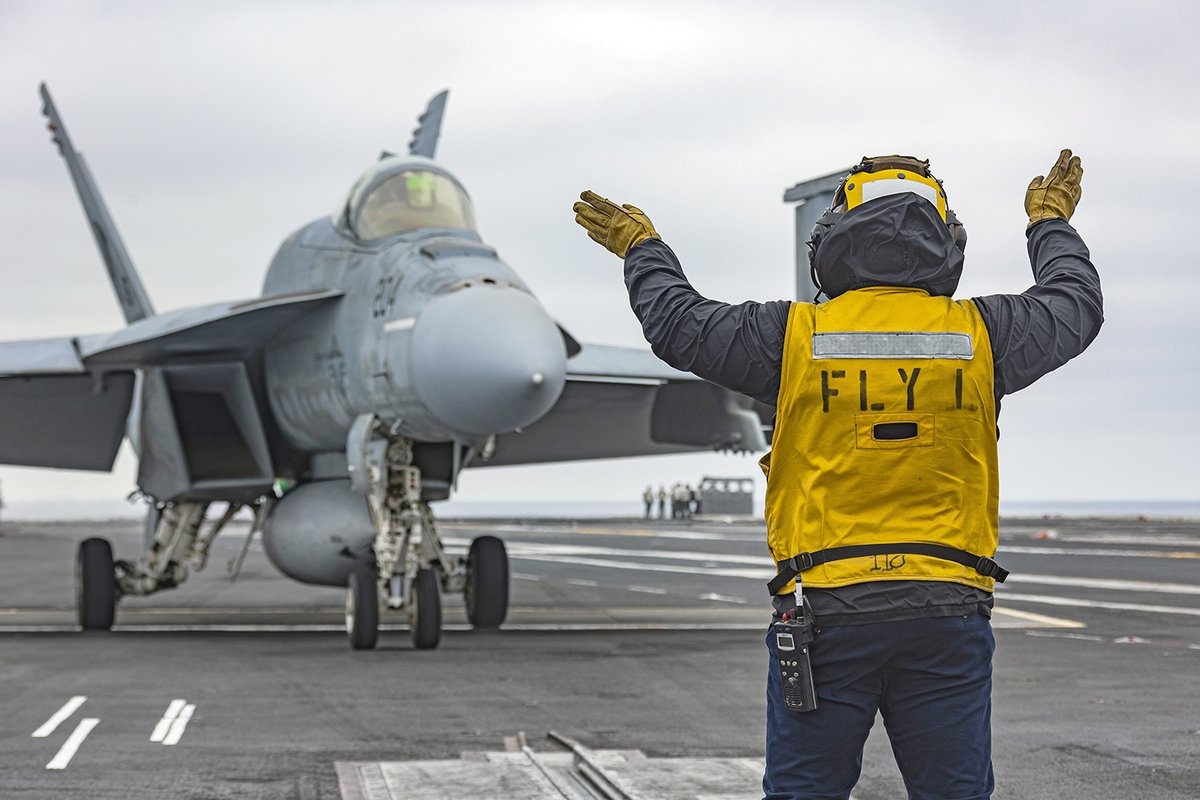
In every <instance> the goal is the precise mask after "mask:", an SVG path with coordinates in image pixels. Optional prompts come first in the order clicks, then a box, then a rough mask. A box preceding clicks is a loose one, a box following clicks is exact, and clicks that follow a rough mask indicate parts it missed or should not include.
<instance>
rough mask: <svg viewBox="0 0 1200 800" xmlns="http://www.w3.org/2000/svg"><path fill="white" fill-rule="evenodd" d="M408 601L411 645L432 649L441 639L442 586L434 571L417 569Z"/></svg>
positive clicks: (419, 648) (420, 648)
mask: <svg viewBox="0 0 1200 800" xmlns="http://www.w3.org/2000/svg"><path fill="white" fill-rule="evenodd" d="M409 602H410V603H412V608H411V610H410V611H409V624H410V625H411V626H412V641H413V647H415V648H417V649H418V650H432V649H433V648H435V647H437V646H438V642H440V641H441V639H442V587H441V586H440V585H439V581H438V575H437V572H436V571H434V570H432V569H422V570H417V577H416V578H415V579H414V580H413V586H412V596H411V597H410V598H409Z"/></svg>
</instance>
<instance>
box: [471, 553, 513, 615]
mask: <svg viewBox="0 0 1200 800" xmlns="http://www.w3.org/2000/svg"><path fill="white" fill-rule="evenodd" d="M463 594H464V597H465V599H466V601H467V619H469V620H470V621H471V624H472V625H474V626H475V627H476V628H495V627H498V626H499V625H500V623H502V622H504V618H505V617H506V616H508V551H507V550H505V549H504V542H502V541H500V540H499V539H497V538H496V537H495V536H480V537H479V538H478V539H476V540H475V541H473V542H471V550H470V552H469V553H467V585H466V588H465V589H464V591H463Z"/></svg>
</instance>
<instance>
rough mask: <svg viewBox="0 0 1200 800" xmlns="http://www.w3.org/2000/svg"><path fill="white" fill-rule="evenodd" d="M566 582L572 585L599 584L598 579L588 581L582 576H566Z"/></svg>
mask: <svg viewBox="0 0 1200 800" xmlns="http://www.w3.org/2000/svg"><path fill="white" fill-rule="evenodd" d="M567 583H569V584H571V585H572V586H593V587H594V586H599V585H600V581H589V580H585V579H583V578H567Z"/></svg>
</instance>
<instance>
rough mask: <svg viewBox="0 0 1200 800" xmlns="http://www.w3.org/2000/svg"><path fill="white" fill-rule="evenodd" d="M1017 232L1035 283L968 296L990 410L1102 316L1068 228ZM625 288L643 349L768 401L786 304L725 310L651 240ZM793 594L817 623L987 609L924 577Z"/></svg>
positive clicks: (629, 259)
mask: <svg viewBox="0 0 1200 800" xmlns="http://www.w3.org/2000/svg"><path fill="white" fill-rule="evenodd" d="M1026 236H1027V239H1028V249H1029V261H1030V265H1031V266H1032V268H1033V277H1034V281H1035V284H1034V285H1033V286H1032V287H1030V288H1029V289H1027V290H1026V291H1024V292H1022V293H1021V294H994V295H987V296H985V297H976V298H973V300H974V302H975V304H976V306H977V307H978V309H979V312H980V314H981V315H982V317H983V321H984V324H985V325H986V326H987V330H988V335H989V337H990V339H991V345H992V354H993V358H994V362H995V369H994V374H995V392H996V414H997V416H998V415H999V413H1000V400H1001V398H1003V397H1004V396H1005V395H1008V394H1012V393H1013V392H1016V391H1018V390H1020V389H1023V388H1025V387H1026V386H1029V385H1030V384H1031V383H1033V382H1034V381H1036V380H1037V379H1038V378H1040V377H1042V376H1043V375H1045V374H1047V373H1049V372H1051V371H1052V370H1055V369H1057V368H1058V367H1061V366H1062V365H1063V364H1065V363H1067V361H1069V360H1070V359H1072V358H1074V357H1075V356H1077V355H1079V354H1080V353H1082V352H1083V351H1084V349H1085V348H1086V347H1087V346H1088V345H1089V344H1091V342H1092V340H1094V339H1095V338H1096V334H1097V333H1098V332H1099V330H1100V326H1101V324H1102V323H1103V321H1104V312H1103V295H1102V293H1101V289H1100V277H1099V275H1098V274H1097V272H1096V269H1095V267H1094V266H1092V263H1091V260H1090V255H1089V253H1088V249H1087V246H1086V245H1084V243H1083V240H1082V239H1081V238H1080V236H1079V234H1078V233H1077V232H1076V231H1075V229H1074V228H1072V227H1071V225H1069V224H1068V223H1067V222H1066V221H1065V220H1061V219H1050V220H1044V221H1041V222H1038V223H1037V224H1035V225H1033V226H1032V227H1030V228H1029V229H1028V231H1027V232H1026ZM850 268H851V269H853V267H850ZM884 268H886V265H880V264H873V265H869V268H867V269H864V272H866V273H867V274H871V275H876V274H879V272H880V271H881V269H884ZM906 274H907V273H906ZM888 282H889V283H893V284H895V283H897V282H895V281H888ZM625 284H626V287H627V288H628V290H629V300H630V305H631V306H632V307H633V311H634V313H635V314H636V315H637V317H638V319H639V320H640V321H641V323H642V330H643V332H644V333H645V336H646V340H647V341H648V342H649V343H650V347H651V349H652V350H653V351H654V353H655V355H657V356H658V357H659V358H661V359H662V360H663V361H665V362H666V363H667V364H670V365H671V366H672V367H675V368H676V369H680V370H683V371H686V372H691V373H693V374H694V375H696V376H698V377H700V378H703V379H705V380H708V381H711V382H713V383H715V384H717V385H719V386H723V387H725V388H727V389H730V390H733V391H736V392H740V393H742V394H746V395H748V396H750V397H752V398H754V399H755V400H758V401H760V402H762V403H765V404H767V405H770V406H774V405H775V404H776V398H777V396H778V394H779V383H780V375H781V365H782V360H783V348H784V339H785V333H786V330H787V319H788V310H789V307H790V305H791V301H787V300H778V301H772V302H766V303H760V302H754V301H747V302H745V303H740V304H738V305H730V304H728V303H723V302H720V301H717V300H710V299H708V298H706V297H704V296H702V295H701V294H700V293H699V292H697V291H696V290H695V289H694V288H693V287H692V285H691V284H690V283H689V282H688V280H687V278H686V277H685V276H684V273H683V268H682V266H680V263H679V259H678V258H677V257H676V256H675V253H674V252H672V250H671V248H670V247H668V246H667V245H666V243H665V242H663V241H661V240H658V239H650V240H647V241H645V242H642V243H641V244H638V245H637V246H636V247H633V248H631V249H630V251H629V252H628V253H627V254H626V259H625ZM805 597H807V598H808V600H809V602H810V603H811V605H812V607H813V611H814V613H815V615H816V616H817V618H818V620H820V622H821V624H822V625H838V624H861V623H867V622H876V621H884V620H897V619H915V618H922V617H932V616H952V615H959V614H964V613H970V612H972V611H974V610H976V609H979V610H980V611H981V612H982V613H988V614H989V615H990V607H991V595H990V594H989V593H987V592H984V591H981V590H979V589H975V588H973V587H969V586H965V585H961V584H955V583H944V582H933V581H888V582H870V583H860V584H855V585H852V586H845V587H841V588H838V589H824V590H816V589H812V590H808V591H806V592H805ZM775 601H776V602H775V607H776V610H777V612H779V611H782V610H784V609H785V608H787V607H788V606H791V605H794V604H795V600H794V598H790V597H789V598H775Z"/></svg>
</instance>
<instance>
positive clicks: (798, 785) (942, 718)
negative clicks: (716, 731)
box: [763, 613, 996, 800]
mask: <svg viewBox="0 0 1200 800" xmlns="http://www.w3.org/2000/svg"><path fill="white" fill-rule="evenodd" d="M767 649H768V650H769V651H770V654H771V659H770V662H771V663H770V668H769V673H768V674H769V677H768V679H767V770H766V774H765V775H764V776H763V793H764V795H765V800H846V798H848V797H849V796H850V790H851V789H853V788H854V785H855V783H857V782H858V776H859V773H860V772H861V770H862V754H863V745H864V743H865V742H866V740H867V734H868V733H869V732H870V730H871V725H872V724H873V723H874V721H875V714H876V712H877V711H878V712H880V713H881V715H882V717H883V722H884V726H885V727H886V729H887V733H888V738H889V739H890V740H891V744H892V752H893V753H894V754H895V757H896V764H897V765H898V766H899V767H900V774H901V775H903V777H904V785H905V787H906V788H907V789H908V797H909V798H910V800H935V798H936V800H986V799H987V798H989V797H991V795H992V791H993V790H994V789H995V780H994V778H993V776H992V727H991V715H992V653H993V652H994V651H995V649H996V641H995V639H994V638H993V637H992V627H991V623H990V622H989V620H988V619H987V618H986V617H984V616H983V615H982V614H978V613H972V614H969V615H967V616H965V617H963V616H955V617H934V618H931V619H915V620H902V621H896V622H879V623H872V624H868V625H845V626H838V627H829V628H823V629H821V630H820V632H819V633H818V634H817V635H816V638H815V639H814V640H813V642H812V645H811V646H810V653H811V659H812V666H813V678H814V682H815V684H816V690H817V708H816V710H814V711H808V712H796V711H790V710H789V709H788V708H787V707H786V706H785V705H784V702H783V694H782V688H781V685H780V677H779V665H778V662H777V661H776V652H775V637H774V636H773V635H772V634H771V633H770V632H768V635H767Z"/></svg>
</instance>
